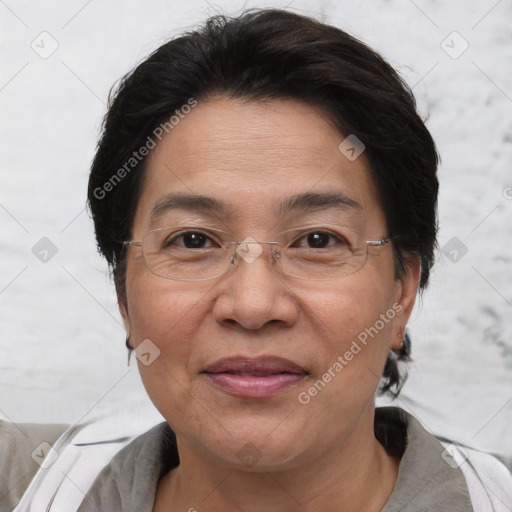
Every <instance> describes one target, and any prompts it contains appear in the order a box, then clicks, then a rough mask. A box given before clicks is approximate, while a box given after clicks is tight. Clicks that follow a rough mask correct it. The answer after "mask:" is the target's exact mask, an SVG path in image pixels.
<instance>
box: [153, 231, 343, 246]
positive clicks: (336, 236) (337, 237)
mask: <svg viewBox="0 0 512 512" xmlns="http://www.w3.org/2000/svg"><path fill="white" fill-rule="evenodd" d="M190 234H195V235H201V236H203V237H205V238H206V239H208V240H209V241H214V240H213V238H212V237H211V236H209V235H208V234H206V233H204V232H202V231H184V232H181V233H178V234H175V235H174V236H173V237H172V238H171V239H169V240H166V241H165V242H164V244H163V247H164V248H166V247H169V246H170V245H172V244H173V243H174V242H175V241H176V240H178V239H180V238H181V239H183V237H184V236H186V235H190ZM312 234H321V235H328V236H329V237H331V239H335V240H337V241H338V242H340V243H343V244H347V241H346V240H345V238H344V237H343V236H342V235H339V234H335V233H332V232H331V231H327V230H324V229H312V230H309V231H305V232H303V233H301V234H300V235H299V236H298V237H297V238H295V239H294V240H293V242H292V243H291V244H290V247H293V246H295V245H296V244H297V243H298V242H300V241H301V240H304V239H307V237H308V236H310V235H312ZM216 243H218V242H216ZM219 245H220V244H219ZM181 246H182V247H184V245H181ZM327 247H332V245H331V244H328V245H327ZM184 248H186V249H191V248H190V247H184ZM204 248H205V247H201V249H204ZM310 248H312V247H310ZM322 248H323V247H322Z"/></svg>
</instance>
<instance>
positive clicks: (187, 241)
mask: <svg viewBox="0 0 512 512" xmlns="http://www.w3.org/2000/svg"><path fill="white" fill-rule="evenodd" d="M211 243H212V239H211V238H210V237H209V236H208V235H206V234H205V233H202V232H201V231H183V232H181V233H178V234H175V235H172V236H170V237H168V238H167V239H166V240H165V241H164V243H163V244H162V248H163V249H169V248H171V247H172V246H177V247H182V248H185V249H204V248H207V247H211Z"/></svg>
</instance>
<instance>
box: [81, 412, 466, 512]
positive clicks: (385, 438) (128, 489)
mask: <svg viewBox="0 0 512 512" xmlns="http://www.w3.org/2000/svg"><path fill="white" fill-rule="evenodd" d="M375 435H376V437H377V439H378V440H379V442H380V443H381V444H382V445H383V446H384V448H385V449H386V451H387V452H388V453H389V454H390V455H399V456H401V460H400V467H399V471H398V478H397V481H396V484H395V488H394V490H393V492H392V494H391V496H390V498H389V500H388V502H387V503H386V505H385V507H384V509H383V511H382V512H403V511H405V510H406V511H407V512H420V511H421V512H426V511H430V510H432V511H438V510H450V512H473V507H472V505H471V498H470V496H469V492H468V489H467V485H466V481H465V478H464V475H463V474H462V471H461V470H460V469H459V467H451V466H450V465H449V464H448V463H446V462H445V460H444V459H443V452H444V448H443V445H441V443H440V442H439V441H438V440H437V439H436V438H435V437H434V436H433V435H432V434H430V433H429V432H427V430H425V428H424V427H423V426H422V425H421V424H420V423H419V422H418V421H417V420H416V419H415V418H414V417H413V416H411V415H410V414H408V413H406V412H405V411H403V410H402V409H399V408H397V407H379V408H377V409H376V410H375ZM178 464H179V456H178V449H177V445H176V436H175V434H174V432H173V431H172V430H171V428H170V427H169V425H168V424H167V423H161V424H160V425H157V426H156V427H154V428H152V429H151V430H149V431H148V432H146V433H145V434H143V435H141V436H139V437H137V438H136V439H134V441H132V442H131V443H130V444H129V445H127V446H126V447H125V448H123V449H122V450H121V451H120V452H119V453H117V454H116V455H115V456H114V457H113V459H112V460H111V462H110V463H109V464H108V465H107V466H106V467H105V468H104V469H103V470H102V472H101V473H100V475H98V477H97V478H96V480H95V482H94V484H93V485H92V487H91V489H90V490H89V492H88V493H87V495H86V496H85V498H84V500H83V502H82V504H81V505H80V508H79V509H78V512H97V511H98V510H101V511H106V510H108V511H112V510H123V511H124V512H151V511H152V509H153V503H154V498H155V494H156V490H157V486H158V482H159V480H160V478H161V477H162V476H163V475H164V474H166V473H167V472H168V471H170V470H171V469H173V468H175V467H176V466H178Z"/></svg>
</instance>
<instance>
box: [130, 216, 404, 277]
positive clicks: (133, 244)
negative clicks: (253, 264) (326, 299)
mask: <svg viewBox="0 0 512 512" xmlns="http://www.w3.org/2000/svg"><path fill="white" fill-rule="evenodd" d="M322 227H323V228H324V229H327V228H329V226H328V225H323V226H318V225H312V226H302V227H299V228H294V229H289V230H286V231H283V233H286V232H288V231H299V230H301V229H308V228H311V229H314V228H317V229H318V230H319V231H320V230H321V229H322ZM330 227H332V228H335V227H336V226H330ZM171 228H180V229H181V230H186V229H189V228H190V230H193V229H194V228H196V229H198V230H206V229H208V230H209V231H216V232H219V233H224V234H226V235H230V236H231V234H230V233H228V232H227V231H224V230H222V229H216V228H205V227H204V226H168V227H164V228H157V229H153V230H151V231H148V232H147V233H146V234H145V235H144V237H143V239H142V240H140V241H133V240H125V241H123V242H122V243H123V247H126V248H128V247H140V248H141V252H142V259H143V260H144V265H146V268H147V269H148V270H149V272H151V274H153V275H154V276H157V277H161V278H162V279H170V280H172V281H187V282H199V281H210V280H212V279H217V278H219V277H221V276H223V275H226V274H227V273H229V271H230V270H231V268H234V267H231V266H230V265H228V266H227V267H226V270H225V271H223V272H221V273H220V274H217V275H215V276H211V277H204V278H183V277H169V276H163V275H161V274H157V273H156V272H154V271H153V270H151V268H150V266H149V265H148V262H147V261H146V256H145V254H144V238H145V237H146V236H147V234H148V233H152V232H154V231H162V230H167V229H171ZM281 234H282V233H281ZM394 238H395V237H393V236H388V237H386V238H381V239H380V240H365V244H366V247H367V248H368V247H382V246H384V245H386V244H388V243H390V242H392V241H393V239H394ZM254 243H257V244H266V245H278V246H280V247H283V246H282V244H280V243H279V242H268V241H261V240H247V239H246V240H243V241H241V242H238V241H234V242H225V243H223V245H237V246H240V245H243V244H254ZM235 254H237V253H236V251H235ZM271 254H272V258H273V260H274V261H275V262H276V261H277V260H278V259H279V258H280V257H281V252H279V251H272V253H271ZM239 259H240V258H239V257H236V256H235V257H233V256H231V258H230V259H229V264H232V265H235V261H236V260H239ZM241 259H243V258H241ZM367 261H368V249H367V250H366V258H365V260H364V262H363V264H362V265H361V267H360V268H358V269H357V270H355V271H354V272H351V273H350V274H345V275H342V276H337V277H327V278H314V277H303V276H296V275H294V274H289V273H288V272H285V271H284V270H283V269H282V267H281V266H280V265H276V266H277V267H278V268H279V271H280V272H281V273H282V274H284V275H286V276H290V277H294V278H296V279H304V280H306V281H333V280H335V279H343V278H344V277H347V276H350V275H353V274H356V273H357V272H359V271H360V270H361V269H362V268H363V267H364V266H365V265H366V262H367Z"/></svg>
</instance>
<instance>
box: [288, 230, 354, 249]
mask: <svg viewBox="0 0 512 512" xmlns="http://www.w3.org/2000/svg"><path fill="white" fill-rule="evenodd" d="M339 244H341V245H347V242H346V240H345V239H344V238H343V237H341V236H337V235H334V234H333V233H330V232H328V231H310V232H309V233H306V234H305V235H303V236H301V237H300V238H298V239H297V240H296V241H295V243H294V244H293V246H295V247H308V248H310V249H324V248H326V247H332V246H334V245H339Z"/></svg>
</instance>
